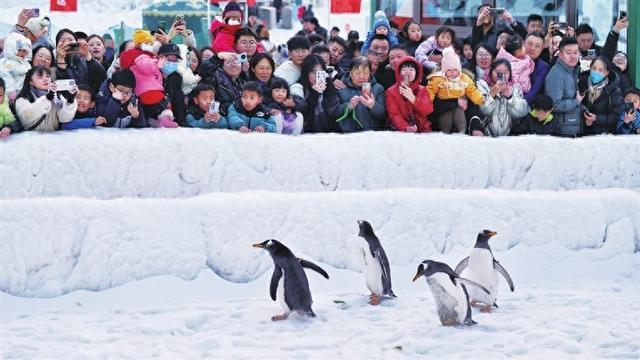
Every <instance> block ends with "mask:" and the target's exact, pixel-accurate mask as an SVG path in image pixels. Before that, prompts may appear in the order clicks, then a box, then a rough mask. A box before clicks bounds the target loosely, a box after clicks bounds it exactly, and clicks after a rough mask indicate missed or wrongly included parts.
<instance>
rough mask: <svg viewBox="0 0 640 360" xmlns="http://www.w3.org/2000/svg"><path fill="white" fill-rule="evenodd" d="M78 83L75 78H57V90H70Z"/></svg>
mask: <svg viewBox="0 0 640 360" xmlns="http://www.w3.org/2000/svg"><path fill="white" fill-rule="evenodd" d="M75 85H76V81H75V80H56V91H69V90H71V89H73V87H74V86H75Z"/></svg>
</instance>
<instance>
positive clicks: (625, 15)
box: [620, 10, 627, 19]
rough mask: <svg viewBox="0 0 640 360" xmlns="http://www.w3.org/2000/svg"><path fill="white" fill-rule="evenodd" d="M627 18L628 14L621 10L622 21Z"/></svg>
mask: <svg viewBox="0 0 640 360" xmlns="http://www.w3.org/2000/svg"><path fill="white" fill-rule="evenodd" d="M626 17H627V12H626V11H624V10H620V19H625V18H626Z"/></svg>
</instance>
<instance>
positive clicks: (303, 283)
mask: <svg viewBox="0 0 640 360" xmlns="http://www.w3.org/2000/svg"><path fill="white" fill-rule="evenodd" d="M253 247H256V248H260V249H264V250H267V251H268V252H269V255H271V258H272V259H273V264H274V265H275V267H274V269H273V275H271V285H270V287H269V293H270V295H271V299H272V300H273V301H276V299H277V300H278V301H279V302H280V304H281V305H282V308H283V309H284V314H282V315H276V316H273V317H272V318H271V320H273V321H278V320H284V319H286V318H287V317H288V316H289V314H290V313H291V312H292V311H296V312H298V313H299V314H301V315H307V316H309V317H315V316H316V314H314V313H313V310H311V304H312V303H313V300H312V299H311V291H310V290H309V282H308V281H307V275H306V274H305V272H304V268H308V269H311V270H314V271H316V272H318V273H319V274H320V275H322V276H324V277H325V278H327V279H329V275H328V274H327V272H326V271H324V270H323V269H322V268H321V267H319V266H318V265H316V264H314V263H312V262H310V261H307V260H304V259H302V258H298V257H296V256H295V255H294V254H293V252H291V250H289V248H288V247H286V246H285V245H284V244H282V243H281V242H279V241H278V240H274V239H269V240H265V241H263V242H261V243H259V244H254V245H253Z"/></svg>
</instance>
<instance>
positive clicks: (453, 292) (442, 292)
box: [413, 260, 489, 326]
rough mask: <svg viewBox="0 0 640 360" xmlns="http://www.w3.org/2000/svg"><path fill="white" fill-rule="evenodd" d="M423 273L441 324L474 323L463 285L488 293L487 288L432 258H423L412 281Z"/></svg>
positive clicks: (465, 288)
mask: <svg viewBox="0 0 640 360" xmlns="http://www.w3.org/2000/svg"><path fill="white" fill-rule="evenodd" d="M425 265H426V267H425ZM423 275H424V277H425V278H426V279H427V284H429V288H430V289H431V294H432V295H433V300H434V301H435V302H436V310H437V312H438V318H439V319H440V322H441V323H442V325H444V326H456V325H460V324H464V325H474V324H476V322H475V321H473V320H472V319H471V305H469V294H468V293H467V286H465V285H471V286H470V287H477V288H479V289H480V291H486V292H487V293H488V292H489V291H488V290H487V289H485V288H483V287H482V286H481V285H479V284H476V283H474V282H473V281H470V280H468V279H464V278H461V277H459V276H458V275H457V274H456V273H455V272H454V271H453V269H451V267H450V266H449V265H447V264H445V263H441V262H437V261H433V260H425V261H423V262H422V263H421V264H420V265H418V271H416V275H415V276H414V277H413V281H416V280H417V279H418V278H419V277H420V276H423Z"/></svg>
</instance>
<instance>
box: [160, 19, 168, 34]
mask: <svg viewBox="0 0 640 360" xmlns="http://www.w3.org/2000/svg"><path fill="white" fill-rule="evenodd" d="M158 29H159V30H162V32H163V33H165V34H166V33H167V22H166V21H158Z"/></svg>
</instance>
